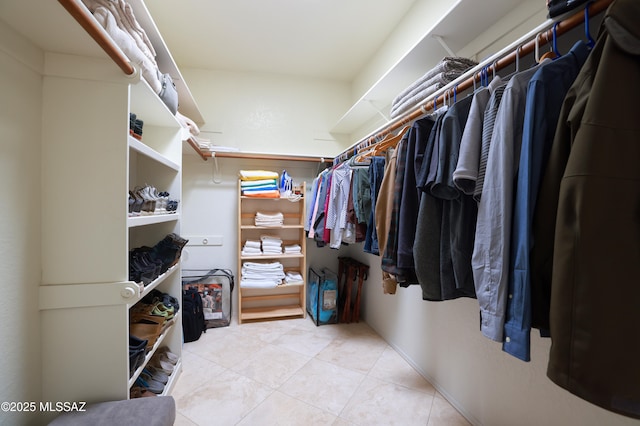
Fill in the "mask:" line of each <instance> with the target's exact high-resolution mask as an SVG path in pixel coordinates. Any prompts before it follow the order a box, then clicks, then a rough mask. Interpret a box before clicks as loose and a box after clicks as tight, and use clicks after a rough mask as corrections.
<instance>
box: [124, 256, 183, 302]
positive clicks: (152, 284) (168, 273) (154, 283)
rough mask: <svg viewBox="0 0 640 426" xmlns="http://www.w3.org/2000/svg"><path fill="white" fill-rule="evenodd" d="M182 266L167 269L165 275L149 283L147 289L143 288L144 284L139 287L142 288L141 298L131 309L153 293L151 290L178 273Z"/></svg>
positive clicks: (177, 264)
mask: <svg viewBox="0 0 640 426" xmlns="http://www.w3.org/2000/svg"><path fill="white" fill-rule="evenodd" d="M179 266H180V263H179V262H178V263H176V264H175V265H173V266H172V267H171V268H169V269H167V271H166V272H165V273H164V274H160V275H159V276H158V278H156V279H155V280H153V281H151V282H150V283H149V285H147V286H146V287H144V288H142V284H139V283H138V285H139V286H140V288H141V292H140V297H139V298H138V300H136V301H134V302H132V303H131V304H130V305H129V307H131V306H133V305H135V304H136V303H138V302H139V301H140V300H141V299H142V298H144V297H145V296H146V295H147V294H149V293H151V290H153V289H154V288H156V287H158V286H159V285H160V283H161V282H163V281H164V280H166V279H167V278H169V277H170V276H171V274H173V273H174V272H176V271H177V270H178V267H179Z"/></svg>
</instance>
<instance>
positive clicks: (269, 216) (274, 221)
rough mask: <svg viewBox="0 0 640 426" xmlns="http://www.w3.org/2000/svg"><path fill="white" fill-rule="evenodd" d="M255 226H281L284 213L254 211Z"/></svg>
mask: <svg viewBox="0 0 640 426" xmlns="http://www.w3.org/2000/svg"><path fill="white" fill-rule="evenodd" d="M255 224H256V226H264V227H269V226H282V225H283V224H284V215H283V214H282V213H261V212H256V218H255Z"/></svg>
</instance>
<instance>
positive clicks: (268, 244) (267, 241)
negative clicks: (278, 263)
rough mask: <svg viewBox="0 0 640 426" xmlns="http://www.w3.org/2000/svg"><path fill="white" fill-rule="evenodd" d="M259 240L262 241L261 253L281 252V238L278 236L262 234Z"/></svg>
mask: <svg viewBox="0 0 640 426" xmlns="http://www.w3.org/2000/svg"><path fill="white" fill-rule="evenodd" d="M260 240H261V241H262V253H263V254H282V240H281V239H280V237H272V236H270V235H263V236H261V237H260Z"/></svg>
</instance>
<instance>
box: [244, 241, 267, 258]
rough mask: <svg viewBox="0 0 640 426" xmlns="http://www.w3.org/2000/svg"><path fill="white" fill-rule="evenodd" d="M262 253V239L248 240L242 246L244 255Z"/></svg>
mask: <svg viewBox="0 0 640 426" xmlns="http://www.w3.org/2000/svg"><path fill="white" fill-rule="evenodd" d="M260 254H262V249H261V245H260V241H256V240H247V241H245V243H244V246H243V247H242V255H243V256H257V255H260Z"/></svg>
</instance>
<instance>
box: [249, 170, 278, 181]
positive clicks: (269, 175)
mask: <svg viewBox="0 0 640 426" xmlns="http://www.w3.org/2000/svg"><path fill="white" fill-rule="evenodd" d="M240 179H242V180H261V179H275V180H278V173H276V172H270V171H268V170H240Z"/></svg>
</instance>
